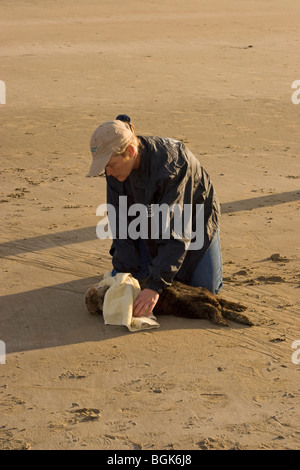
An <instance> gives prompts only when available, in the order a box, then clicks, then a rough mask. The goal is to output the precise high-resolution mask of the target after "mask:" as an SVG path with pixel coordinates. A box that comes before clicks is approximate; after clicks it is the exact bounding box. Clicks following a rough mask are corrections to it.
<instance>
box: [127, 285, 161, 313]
mask: <svg viewBox="0 0 300 470" xmlns="http://www.w3.org/2000/svg"><path fill="white" fill-rule="evenodd" d="M158 299H159V294H158V293H157V292H156V291H155V290H152V289H143V290H142V291H141V292H140V293H139V295H138V296H137V298H136V299H135V301H134V303H133V316H134V317H149V316H150V315H151V313H152V310H153V309H154V307H155V305H156V304H157V301H158Z"/></svg>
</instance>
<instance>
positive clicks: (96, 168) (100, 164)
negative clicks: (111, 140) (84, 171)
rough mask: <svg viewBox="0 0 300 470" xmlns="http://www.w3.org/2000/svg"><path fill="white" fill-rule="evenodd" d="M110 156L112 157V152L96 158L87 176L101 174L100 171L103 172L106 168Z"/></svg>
mask: <svg viewBox="0 0 300 470" xmlns="http://www.w3.org/2000/svg"><path fill="white" fill-rule="evenodd" d="M110 157H111V154H108V155H105V156H103V157H100V158H94V159H93V161H92V164H91V167H90V171H89V172H88V175H87V176H97V175H99V173H101V172H102V171H103V170H104V168H105V166H106V164H107V162H108V160H109V159H110Z"/></svg>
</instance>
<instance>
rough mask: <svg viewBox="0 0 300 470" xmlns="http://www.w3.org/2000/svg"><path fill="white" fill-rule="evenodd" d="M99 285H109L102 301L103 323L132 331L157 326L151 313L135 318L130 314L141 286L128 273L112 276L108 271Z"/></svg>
mask: <svg viewBox="0 0 300 470" xmlns="http://www.w3.org/2000/svg"><path fill="white" fill-rule="evenodd" d="M99 286H109V289H108V290H107V291H106V293H105V297H104V303H103V318H104V323H105V325H124V326H127V328H128V329H129V331H132V332H133V331H140V330H145V329H149V328H159V323H157V321H156V318H155V316H154V315H153V314H152V313H151V315H150V316H149V317H138V318H137V317H134V316H133V315H132V311H133V302H134V301H135V299H136V298H137V296H138V295H139V293H140V291H141V288H140V285H139V282H138V281H137V279H135V278H134V277H132V275H131V274H130V273H118V274H117V275H116V276H112V275H111V271H109V272H107V273H105V274H104V276H103V279H102V281H100V283H99Z"/></svg>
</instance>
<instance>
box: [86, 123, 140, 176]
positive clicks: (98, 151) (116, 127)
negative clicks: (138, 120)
mask: <svg viewBox="0 0 300 470" xmlns="http://www.w3.org/2000/svg"><path fill="white" fill-rule="evenodd" d="M132 136H133V133H132V131H131V129H129V128H128V127H127V126H126V124H124V122H123V121H118V120H116V121H107V122H104V123H103V124H101V125H100V126H99V127H97V129H96V130H95V131H94V133H93V135H92V137H91V141H90V148H91V153H92V157H93V161H92V164H91V167H90V171H89V173H88V176H97V175H98V174H99V173H101V172H102V171H103V170H104V168H105V166H106V164H107V163H108V161H109V159H110V157H111V156H112V155H113V154H114V153H119V152H120V151H121V150H122V149H123V148H124V147H126V145H128V144H129V143H130V141H131V139H132Z"/></svg>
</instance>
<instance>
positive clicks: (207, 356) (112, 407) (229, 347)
mask: <svg viewBox="0 0 300 470" xmlns="http://www.w3.org/2000/svg"><path fill="white" fill-rule="evenodd" d="M58 3H59V5H60V6H58ZM298 6H299V5H298V2H297V1H296V0H285V1H283V0H278V1H276V2H270V1H268V0H261V1H255V0H252V1H250V0H245V1H243V2H240V1H237V0H227V1H223V0H219V1H217V0H202V1H200V0H190V1H188V2H183V1H181V0H173V1H171V0H153V1H149V2H140V1H137V0H128V1H127V2H123V1H121V0H114V1H108V0H98V1H97V0H87V1H86V2H79V1H78V0H73V1H71V0H65V1H64V2H63V4H61V3H60V2H56V1H54V0H43V1H42V0H27V1H20V0H16V1H14V2H11V1H6V0H0V13H1V14H0V57H1V61H0V80H2V81H3V82H4V83H5V85H6V104H0V115H1V118H0V155H1V157H0V158H1V168H0V174H1V187H0V214H1V226H0V257H1V283H0V341H3V342H4V344H5V346H6V356H5V361H3V360H2V363H0V450H10V449H11V450H12V449H28V450H30V449H31V450H40V449H45V450H46V449H50V450H55V449H64V450H72V449H80V450H89V449H99V450H100V449H103V450H122V449H124V450H174V451H175V450H184V449H185V450H205V449H209V450H210V449H222V450H223V449H224V450H228V449H241V450H251V449H261V450H264V449H266V450H280V449H300V427H299V422H300V416H299V415H300V413H299V409H300V407H299V396H300V393H299V386H300V380H299V379H300V364H299V362H300V361H299V360H300V351H299V354H297V349H296V348H294V349H293V344H294V346H295V341H297V340H300V319H299V315H300V310H299V293H300V289H299V288H300V263H299V259H300V251H299V248H300V245H299V228H300V224H299V221H300V219H299V207H300V205H299V199H300V188H299V178H300V169H299V143H300V137H299V111H300V105H295V104H293V102H292V100H291V96H292V93H293V91H294V90H293V89H292V87H291V86H292V83H293V82H294V81H295V80H297V79H298V80H299V79H300V76H299V52H300V46H299V37H300V36H299V32H300V31H299V30H300V27H299V11H298V10H299V8H298ZM120 113H126V114H129V115H130V116H131V118H132V121H133V122H134V124H135V128H136V132H137V134H140V135H160V136H164V137H172V138H175V139H178V140H182V141H183V142H184V143H185V144H186V145H187V146H188V147H189V148H190V150H191V151H192V152H193V153H194V154H195V155H196V156H197V158H199V160H200V162H201V163H202V165H203V166H204V167H205V168H206V169H207V171H208V173H209V174H210V176H211V179H212V181H213V183H214V185H215V188H216V191H217V193H218V195H219V198H220V201H221V207H222V220H221V243H222V253H223V261H224V287H223V290H222V295H223V296H224V297H226V298H227V299H230V300H233V301H239V302H242V303H244V304H245V305H247V307H248V313H247V314H248V316H249V318H251V319H252V321H253V323H254V326H253V327H246V326H243V325H240V324H237V323H232V325H231V326H230V327H229V328H224V327H219V326H215V325H213V324H211V323H210V322H209V321H206V320H190V319H185V318H180V317H168V316H161V317H160V318H159V323H160V328H158V329H156V330H149V331H142V332H138V333H131V332H129V331H128V330H127V329H126V328H125V327H122V326H109V325H104V323H103V318H101V317H94V316H92V315H89V314H88V312H87V311H86V310H85V305H84V294H85V292H86V290H87V289H88V287H90V286H91V285H93V284H95V283H97V282H98V280H99V276H100V274H102V273H104V272H106V271H108V270H110V269H111V258H110V255H109V247H110V244H111V241H110V240H99V239H98V238H97V237H96V225H97V223H98V221H99V217H97V216H96V209H97V207H98V205H100V204H103V203H104V202H105V200H106V196H105V194H106V183H105V178H103V177H95V178H88V177H86V175H87V172H88V169H89V165H90V162H91V156H90V152H89V140H90V136H91V134H92V132H93V131H94V129H95V128H96V127H97V126H98V125H99V124H100V123H101V122H103V121H106V120H110V119H114V118H115V117H116V116H117V115H118V114H120ZM298 349H300V346H298ZM0 353H1V351H0ZM4 362H5V363H4Z"/></svg>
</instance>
